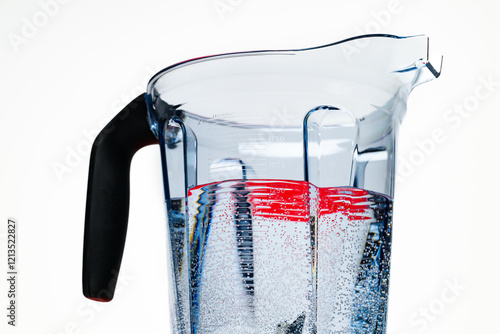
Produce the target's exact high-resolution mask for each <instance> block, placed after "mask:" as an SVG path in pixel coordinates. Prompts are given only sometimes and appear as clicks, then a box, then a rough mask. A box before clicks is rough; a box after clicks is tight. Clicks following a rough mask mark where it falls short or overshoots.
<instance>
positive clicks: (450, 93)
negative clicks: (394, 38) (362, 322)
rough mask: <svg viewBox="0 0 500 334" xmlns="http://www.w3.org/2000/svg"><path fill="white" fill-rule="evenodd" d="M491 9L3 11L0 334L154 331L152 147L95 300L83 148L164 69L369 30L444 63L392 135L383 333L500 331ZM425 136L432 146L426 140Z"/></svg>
mask: <svg viewBox="0 0 500 334" xmlns="http://www.w3.org/2000/svg"><path fill="white" fill-rule="evenodd" d="M499 10H500V5H498V4H497V2H494V1H486V0H476V1H465V0H453V1H452V0H444V1H439V2H437V1H429V0H424V1H415V0H370V1H351V2H347V1H332V0H326V1H319V0H316V1H313V0H309V1H290V0H286V1H285V0H275V1H265V0H253V1H249V0H184V1H180V0H179V1H172V0H161V1H158V0H144V1H140V2H139V1H128V2H125V1H117V0H114V1H96V0H90V1H80V0H40V1H38V0H25V1H15V0H1V1H0V37H1V38H0V94H1V95H0V97H1V98H0V111H1V112H0V157H1V165H0V171H1V174H0V220H1V221H2V225H1V228H0V240H1V245H0V249H1V250H2V251H1V252H0V254H3V255H1V256H0V261H1V263H2V264H1V265H0V268H2V270H3V272H4V273H2V274H1V275H0V277H5V276H6V272H7V269H6V256H5V254H6V252H5V249H6V225H7V218H8V217H13V218H16V219H17V220H18V224H19V231H18V233H19V234H18V251H19V254H18V255H19V267H18V268H19V281H18V293H19V295H18V310H17V311H18V318H17V327H15V328H13V327H11V326H9V325H7V317H6V313H7V311H6V307H7V302H8V301H7V296H6V295H7V290H8V286H7V281H6V279H3V278H2V279H1V280H0V296H1V297H0V306H1V307H0V309H2V310H3V311H1V312H0V313H1V314H0V319H2V320H1V324H0V328H1V330H0V332H2V333H42V334H56V333H58V334H60V333H88V334H94V333H96V334H97V333H126V332H127V333H128V332H136V333H168V332H169V319H168V306H167V305H168V304H167V289H166V288H167V286H166V277H167V265H166V261H167V259H166V254H165V252H166V251H165V217H164V207H163V193H162V188H161V171H160V158H159V152H158V148H157V147H149V148H146V149H144V150H142V151H141V152H140V153H138V154H137V156H136V157H135V158H134V162H133V166H132V175H131V188H132V189H131V206H130V219H129V222H130V223H129V233H128V240H127V245H126V250H125V254H124V260H123V265H122V274H123V275H122V276H123V278H122V281H121V282H120V283H119V286H120V289H119V292H117V294H116V296H115V299H114V300H113V301H112V302H111V303H106V304H99V303H95V302H91V301H87V300H86V299H85V298H84V297H83V295H82V293H81V278H80V277H81V259H82V244H83V221H84V210H85V196H86V186H87V183H86V182H87V172H88V162H89V148H90V143H91V140H92V139H93V137H94V136H95V135H96V134H97V131H98V130H99V129H100V128H101V127H102V125H103V124H105V123H106V122H107V121H109V120H110V119H111V118H112V117H113V116H114V114H116V113H117V112H118V111H119V110H120V108H121V107H123V106H124V105H125V104H126V103H127V102H128V101H130V100H131V99H132V98H133V97H135V96H137V95H138V94H139V93H141V92H143V91H144V90H145V86H146V82H147V80H148V79H149V78H150V77H151V76H152V75H153V74H154V73H155V72H157V71H158V70H160V69H161V68H163V67H166V66H168V65H170V64H173V63H176V62H178V61H182V60H185V59H190V58H194V57H198V56H203V55H209V54H217V53H222V52H232V51H244V50H258V49H287V48H302V47H310V46H317V45H322V44H327V43H331V42H334V41H338V40H341V39H344V38H348V37H352V36H355V35H360V34H367V33H390V34H395V35H402V36H404V35H414V34H426V35H428V36H429V37H430V42H431V44H430V52H431V53H430V59H431V62H433V63H435V65H438V64H437V63H439V61H440V56H441V54H443V55H444V65H443V74H442V76H441V77H440V78H439V79H438V80H435V81H433V82H432V83H428V84H425V85H422V86H421V87H418V88H416V89H415V91H414V92H413V93H412V95H411V97H410V100H409V101H408V112H407V117H406V119H405V121H404V123H403V126H402V127H401V135H400V140H399V149H398V153H399V168H400V175H401V177H400V178H399V179H398V182H397V184H396V196H395V199H396V202H395V203H396V205H395V214H394V216H395V224H394V239H393V240H394V241H393V258H392V272H391V289H390V301H389V309H390V311H389V330H388V333H391V334H392V333H394V334H414V333H429V334H431V333H432V334H442V333H454V334H459V333H467V334H469V333H495V332H498V326H497V325H496V320H497V317H498V314H499V313H500V306H499V305H500V303H499V300H500V292H499V289H498V284H497V281H498V274H499V273H500V271H499V269H498V255H497V253H498V251H497V247H496V243H497V238H498V235H500V227H499V225H500V224H499V223H500V219H499V217H498V207H497V205H498V204H497V203H498V201H497V200H496V198H495V197H494V196H495V193H496V190H497V189H498V188H499V186H500V184H499V183H500V181H499V178H498V176H497V173H498V163H499V158H498V147H497V146H496V145H498V144H500V142H499V140H500V131H499V130H498V124H499V121H500V110H499V108H498V107H499V106H500V68H499V61H498V60H499V59H500V46H499V42H498V41H499V38H498V31H500V21H499V20H498V18H497V13H498V11H499ZM436 129H441V131H442V132H443V133H444V137H445V139H444V140H442V141H440V142H438V143H437V142H434V143H433V144H427V145H426V146H422V143H423V142H426V143H428V141H429V139H430V138H432V133H433V132H434V131H436ZM419 143H420V145H419ZM56 166H57V167H59V172H58V171H57V170H56V168H55V167H56ZM61 166H65V168H63V169H62V171H63V172H61Z"/></svg>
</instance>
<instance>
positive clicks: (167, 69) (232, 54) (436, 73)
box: [147, 34, 443, 93]
mask: <svg viewBox="0 0 500 334" xmlns="http://www.w3.org/2000/svg"><path fill="white" fill-rule="evenodd" d="M418 37H420V38H426V39H427V55H426V59H422V61H424V62H425V64H424V65H425V66H426V67H427V68H428V69H429V70H430V72H431V73H432V74H433V75H434V77H435V78H438V77H439V76H440V74H441V68H442V61H443V58H442V57H441V64H440V68H439V70H436V68H435V67H434V66H433V65H432V64H431V63H430V62H429V45H428V37H427V36H426V35H424V34H419V35H410V36H397V35H392V34H365V35H358V36H353V37H349V38H346V39H343V40H340V41H337V42H333V43H328V44H324V45H319V46H313V47H306V48H298V49H282V50H278V49H269V50H254V51H238V52H227V53H220V54H214V55H208V56H201V57H196V58H191V59H187V60H184V61H181V62H178V63H175V64H172V65H170V66H167V67H165V68H164V69H162V70H160V71H158V72H157V73H156V74H155V75H153V76H152V77H151V79H150V80H149V82H148V86H147V92H148V93H149V92H150V91H151V87H152V86H153V85H154V83H155V82H156V80H157V79H158V78H160V77H161V76H163V75H164V74H166V73H168V72H170V71H172V70H175V69H178V68H180V67H183V66H186V65H190V64H193V63H198V62H202V61H207V60H212V59H217V58H225V57H238V56H251V55H261V54H262V53H265V54H266V55H272V54H279V55H283V54H287V53H292V54H293V53H296V52H302V51H311V50H318V49H323V48H328V47H331V46H336V45H341V44H344V43H348V42H352V41H357V40H361V39H369V38H388V39H396V40H402V39H410V38H418ZM419 60H420V59H419ZM417 68H418V67H417V66H415V68H413V69H417ZM411 70H412V68H411V67H410V66H409V67H408V68H404V69H401V70H395V71H394V72H400V73H401V72H404V71H411Z"/></svg>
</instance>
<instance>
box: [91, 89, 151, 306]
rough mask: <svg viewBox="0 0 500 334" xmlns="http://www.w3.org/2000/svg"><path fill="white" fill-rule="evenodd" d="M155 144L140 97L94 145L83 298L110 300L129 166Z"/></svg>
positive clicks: (120, 247) (125, 211)
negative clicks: (137, 153) (136, 154)
mask: <svg viewBox="0 0 500 334" xmlns="http://www.w3.org/2000/svg"><path fill="white" fill-rule="evenodd" d="M155 143H158V140H157V139H156V137H155V136H154V135H153V133H152V132H151V130H150V128H149V125H148V123H147V105H146V100H145V95H144V94H143V95H140V96H138V97H137V98H136V99H134V100H133V101H132V102H131V103H129V104H128V105H127V106H126V107H125V108H124V109H123V110H122V111H120V113H119V114H118V115H116V116H115V118H113V119H112V120H111V122H109V124H108V125H106V127H105V128H104V129H103V130H102V131H101V132H100V133H99V135H98V136H97V138H96V139H95V141H94V145H93V146H92V153H91V156H90V169H89V181H88V189H87V208H86V211H85V237H84V245H83V294H84V295H85V296H86V297H87V298H90V299H93V300H98V301H110V300H111V299H113V295H114V291H115V286H116V282H117V278H118V272H119V270H120V264H121V261H122V256H123V248H124V246H125V236H126V234H127V221H128V209H129V172H130V162H131V160H132V157H133V156H134V154H135V152H137V151H138V150H139V149H141V148H142V147H144V146H147V145H151V144H155Z"/></svg>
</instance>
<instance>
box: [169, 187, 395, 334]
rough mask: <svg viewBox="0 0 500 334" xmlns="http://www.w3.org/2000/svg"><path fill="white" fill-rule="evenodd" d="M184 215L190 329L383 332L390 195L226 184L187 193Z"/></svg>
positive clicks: (224, 331)
mask: <svg viewBox="0 0 500 334" xmlns="http://www.w3.org/2000/svg"><path fill="white" fill-rule="evenodd" d="M187 214H188V231H189V245H188V247H189V248H188V250H187V251H188V252H189V260H188V257H185V261H188V262H189V263H188V265H187V266H186V267H187V268H189V270H188V272H189V273H188V274H187V275H189V286H190V287H189V289H187V286H186V290H189V292H187V294H188V296H187V295H186V296H184V299H186V302H187V300H189V307H188V305H185V307H183V309H187V308H190V314H189V315H188V314H183V315H180V316H181V317H182V318H184V319H186V318H188V317H189V318H190V319H191V321H190V322H191V325H190V327H191V333H239V334H247V333H248V334H250V333H252V334H253V333H256V334H257V333H259V334H262V333H370V334H371V333H384V332H385V324H386V313H387V297H388V296H387V292H388V283H389V262H390V243H391V226H392V220H391V215H392V200H391V199H390V198H388V197H387V196H382V195H380V194H376V193H373V192H369V191H366V190H362V189H357V188H348V187H345V188H318V187H315V186H314V185H312V184H310V183H308V182H306V181H284V180H283V181H280V180H251V181H248V180H231V181H224V182H218V183H211V184H206V185H202V186H197V187H195V188H192V189H190V191H189V194H188V202H187ZM179 245H180V243H179ZM178 261H182V259H180V258H179V259H178ZM179 263H180V262H179ZM182 304H184V303H182ZM181 312H182V310H181ZM182 313H184V312H182ZM182 327H184V326H182Z"/></svg>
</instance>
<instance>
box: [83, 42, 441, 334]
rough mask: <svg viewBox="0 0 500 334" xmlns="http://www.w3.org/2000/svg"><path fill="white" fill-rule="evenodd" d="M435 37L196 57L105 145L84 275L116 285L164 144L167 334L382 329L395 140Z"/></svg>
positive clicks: (127, 114) (118, 121)
mask: <svg viewBox="0 0 500 334" xmlns="http://www.w3.org/2000/svg"><path fill="white" fill-rule="evenodd" d="M438 76H439V72H438V71H436V70H435V69H434V67H433V66H432V65H431V64H430V63H429V62H428V39H427V37H425V36H414V37H396V36H391V35H369V36H359V37H355V38H352V39H348V40H344V41H341V42H338V43H334V44H330V45H325V46H321V47H316V48H309V49H302V50H284V51H254V52H240V53H232V54H223V55H216V56H209V57H203V58H197V59H193V60H189V61H186V62H182V63H179V64H176V65H173V66H170V67H168V68H166V69H164V70H163V71H161V72H160V73H158V74H156V75H155V76H154V77H153V78H152V79H151V81H150V82H149V85H148V88H147V92H146V93H145V94H144V95H141V96H139V97H138V98H136V99H135V100H134V101H133V102H131V103H130V104H129V105H128V106H127V107H126V108H125V109H124V110H123V111H122V112H121V113H120V114H119V115H117V116H116V118H115V119H113V120H112V121H111V122H110V124H108V126H107V127H106V128H105V129H104V130H103V131H102V132H101V134H100V135H99V136H98V138H97V139H96V141H95V144H94V147H93V150H92V156H91V165H90V175H89V188H88V196H87V211H86V225H85V246H84V268H83V286H84V294H85V295H86V296H87V297H89V298H92V299H95V300H100V301H108V300H111V298H112V297H113V292H114V286H115V283H116V274H117V272H118V270H119V266H120V262H121V258H122V252H123V246H124V242H125V234H126V227H127V218H128V200H129V190H128V182H129V175H128V174H129V168H130V161H131V159H132V156H133V154H134V153H135V152H136V151H137V150H138V149H140V148H141V147H143V146H145V145H149V144H159V148H160V152H161V156H162V164H163V180H164V189H165V197H166V206H167V220H168V229H167V230H168V239H169V240H168V246H169V259H170V262H171V263H170V266H171V289H170V290H171V296H170V297H171V299H170V301H171V311H172V314H171V319H172V328H173V333H193V334H194V333H224V334H226V333H241V334H265V333H321V334H323V333H385V330H386V322H387V301H388V288H389V267H390V257H391V235H392V232H391V230H392V198H393V190H394V171H395V170H394V169H395V152H396V137H397V133H398V128H399V124H400V123H401V121H402V119H403V117H404V114H405V111H406V101H407V98H408V95H409V93H410V92H411V90H412V89H413V88H414V87H416V86H418V85H420V84H422V83H424V82H427V81H430V80H432V79H434V78H437V77H438Z"/></svg>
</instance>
